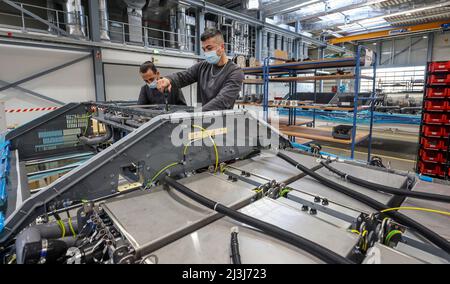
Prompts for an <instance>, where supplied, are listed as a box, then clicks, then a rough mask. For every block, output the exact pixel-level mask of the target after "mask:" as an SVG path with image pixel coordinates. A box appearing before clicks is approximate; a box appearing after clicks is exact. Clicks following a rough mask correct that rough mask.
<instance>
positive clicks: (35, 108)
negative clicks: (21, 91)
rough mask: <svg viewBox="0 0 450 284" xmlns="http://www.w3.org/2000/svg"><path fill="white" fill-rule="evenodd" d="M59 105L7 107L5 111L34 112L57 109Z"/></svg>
mask: <svg viewBox="0 0 450 284" xmlns="http://www.w3.org/2000/svg"><path fill="white" fill-rule="evenodd" d="M58 108H59V107H34V108H16V109H5V112H7V113H12V112H33V111H49V110H55V109H58Z"/></svg>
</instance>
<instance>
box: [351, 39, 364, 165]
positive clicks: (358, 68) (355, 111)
mask: <svg viewBox="0 0 450 284" xmlns="http://www.w3.org/2000/svg"><path fill="white" fill-rule="evenodd" d="M361 50H362V45H358V52H357V53H356V60H355V62H356V67H355V96H354V98H353V128H352V149H351V155H350V158H351V159H354V158H355V144H356V143H355V142H356V119H357V115H358V95H359V83H360V81H359V80H360V77H361V76H360V75H361Z"/></svg>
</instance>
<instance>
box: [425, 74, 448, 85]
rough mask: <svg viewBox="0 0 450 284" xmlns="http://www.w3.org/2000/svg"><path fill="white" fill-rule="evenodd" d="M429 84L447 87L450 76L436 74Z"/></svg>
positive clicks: (429, 80)
mask: <svg viewBox="0 0 450 284" xmlns="http://www.w3.org/2000/svg"><path fill="white" fill-rule="evenodd" d="M428 83H429V84H432V85H446V84H447V83H450V76H448V75H447V74H434V75H431V76H430V78H429V79H428Z"/></svg>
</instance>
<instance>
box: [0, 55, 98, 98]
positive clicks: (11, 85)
mask: <svg viewBox="0 0 450 284" xmlns="http://www.w3.org/2000/svg"><path fill="white" fill-rule="evenodd" d="M89 57H91V55H90V54H89V55H85V56H82V57H80V58H77V59H75V60H72V61H69V62H67V63H64V64H61V65H58V66H56V67H52V68H50V69H47V70H45V71H42V72H39V73H37V74H34V75H31V76H29V77H26V78H24V79H21V80H19V81H16V82H14V83H11V84H9V85H6V86H4V87H1V88H0V92H2V91H5V90H7V89H9V88H13V87H16V86H18V85H20V84H23V83H25V82H28V81H31V80H33V79H36V78H39V77H42V76H44V75H47V74H50V73H52V72H55V71H57V70H60V69H63V68H65V67H68V66H70V65H73V64H76V63H78V62H81V61H83V60H85V59H87V58H89Z"/></svg>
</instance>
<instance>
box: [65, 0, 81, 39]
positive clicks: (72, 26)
mask: <svg viewBox="0 0 450 284" xmlns="http://www.w3.org/2000/svg"><path fill="white" fill-rule="evenodd" d="M63 6H64V12H65V13H64V19H65V23H66V30H67V32H68V33H69V34H70V35H74V36H77V37H86V16H85V14H84V7H83V5H81V0H67V1H65V2H64V5H63Z"/></svg>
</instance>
